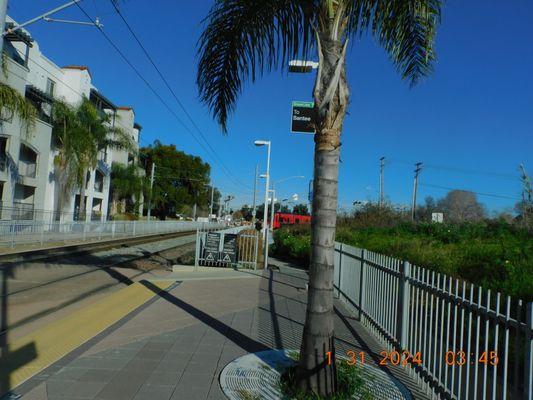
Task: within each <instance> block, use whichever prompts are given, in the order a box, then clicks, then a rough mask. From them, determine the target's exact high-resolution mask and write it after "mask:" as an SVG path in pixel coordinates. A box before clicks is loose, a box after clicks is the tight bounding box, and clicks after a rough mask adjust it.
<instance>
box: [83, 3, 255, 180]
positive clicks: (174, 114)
mask: <svg viewBox="0 0 533 400" xmlns="http://www.w3.org/2000/svg"><path fill="white" fill-rule="evenodd" d="M76 6H78V8H79V9H80V10H81V11H82V12H83V14H85V16H86V17H87V18H88V19H89V21H91V22H94V20H93V18H92V17H91V16H90V15H89V14H88V13H87V12H86V11H85V9H84V8H83V7H82V6H81V5H80V4H79V3H76ZM98 30H99V31H100V33H101V34H102V35H103V36H104V38H105V39H106V40H107V41H108V43H109V44H110V45H111V46H112V47H113V49H114V50H115V51H116V52H117V53H118V54H119V55H120V56H121V57H122V59H123V60H124V61H125V62H126V64H128V65H129V67H130V68H131V69H132V70H133V71H134V72H135V74H136V75H137V76H138V77H139V78H140V79H141V80H142V81H143V82H144V84H145V85H146V86H147V87H148V88H149V89H150V91H151V92H152V93H153V94H154V95H155V96H156V97H157V98H158V99H159V101H160V102H161V103H162V104H163V105H164V106H165V108H166V109H167V110H168V111H169V112H170V113H171V114H172V115H173V116H174V118H176V120H177V121H178V122H179V123H180V124H181V125H182V126H183V127H184V128H185V130H186V131H187V132H188V133H189V134H190V135H191V136H192V137H193V139H194V140H195V141H196V142H197V143H198V144H199V145H200V147H202V149H204V150H205V151H206V153H207V154H209V151H208V150H207V148H206V147H205V146H204V144H203V143H202V142H201V141H200V140H199V139H198V138H197V137H196V135H195V134H194V133H193V132H192V131H191V130H190V129H189V127H188V126H187V125H186V124H185V123H184V122H183V120H182V119H181V118H180V117H179V116H178V115H177V114H176V113H175V112H174V110H172V108H171V107H170V106H169V105H168V103H167V102H166V101H165V100H164V99H163V98H162V97H161V95H160V94H159V93H157V91H156V90H155V89H154V87H153V86H152V84H151V83H150V82H149V81H148V80H147V79H146V78H145V77H144V76H143V75H142V74H141V72H140V71H139V70H138V69H137V67H135V65H134V64H133V63H132V62H131V61H130V60H129V59H128V57H127V56H126V55H125V54H124V53H123V52H122V50H120V48H119V47H118V46H117V45H116V44H115V42H113V40H112V39H111V38H110V37H109V35H107V34H106V33H105V32H104V31H103V30H102V29H100V28H99V29H98ZM215 161H217V160H216V159H215ZM223 170H224V168H223ZM224 173H226V174H227V175H228V178H230V179H231V180H232V181H233V182H235V183H236V184H239V185H243V184H242V183H241V182H239V181H238V180H236V179H235V178H234V177H233V176H232V175H231V174H229V173H228V172H227V171H226V170H224ZM244 186H245V185H244Z"/></svg>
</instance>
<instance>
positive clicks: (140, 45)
mask: <svg viewBox="0 0 533 400" xmlns="http://www.w3.org/2000/svg"><path fill="white" fill-rule="evenodd" d="M110 2H111V4H112V5H113V7H114V9H115V11H116V12H117V14H118V15H119V17H120V19H121V20H122V22H124V24H125V25H126V27H127V28H128V30H129V32H130V33H131V35H132V36H133V38H134V39H135V41H136V42H137V44H138V45H139V47H140V48H141V49H142V51H143V53H144V55H145V56H146V58H148V61H150V64H152V66H153V67H154V69H155V70H156V71H157V74H158V75H159V77H160V78H161V80H162V81H163V83H164V84H165V86H166V87H167V89H168V90H169V91H170V93H171V94H172V97H174V100H176V102H177V103H178V105H179V106H180V108H181V110H182V111H183V112H184V113H185V115H186V116H187V119H188V120H189V121H190V123H191V124H192V126H194V128H195V129H196V131H197V132H198V134H199V135H200V137H201V138H202V139H203V140H204V142H205V143H206V145H207V146H208V147H209V149H210V150H211V151H212V153H213V155H214V157H215V158H216V159H217V160H218V161H219V162H220V165H221V166H222V167H223V168H224V169H226V171H227V172H228V173H229V174H230V175H233V174H232V173H231V171H230V170H229V169H228V168H227V167H226V165H225V164H224V162H223V161H222V160H221V159H220V158H219V157H218V154H217V152H216V151H215V149H213V147H212V146H211V144H210V143H209V141H208V140H207V138H206V137H205V134H204V133H203V132H202V130H201V129H200V128H199V127H198V125H197V124H196V122H195V121H194V119H193V118H192V116H191V114H190V113H189V112H188V111H187V109H186V108H185V106H184V105H183V103H182V102H181V100H180V99H179V98H178V96H177V94H176V92H175V91H174V89H172V87H171V86H170V84H169V83H168V80H167V79H166V78H165V76H164V75H163V73H162V72H161V70H160V69H159V67H158V66H157V64H156V62H155V61H154V59H153V58H152V56H151V55H150V53H149V52H148V50H147V49H146V47H145V46H144V45H143V43H142V42H141V40H140V39H139V37H138V36H137V34H136V33H135V31H134V30H133V28H132V27H131V25H130V24H129V23H128V21H127V20H126V18H125V17H124V15H123V14H122V12H121V11H120V9H119V7H118V6H117V4H116V3H115V2H114V1H113V0H110ZM233 176H234V175H233ZM234 177H235V176H234ZM235 179H236V181H237V182H239V183H240V184H241V185H243V186H246V185H245V184H243V183H242V182H240V180H239V179H238V178H237V177H235Z"/></svg>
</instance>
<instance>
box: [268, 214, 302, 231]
mask: <svg viewBox="0 0 533 400" xmlns="http://www.w3.org/2000/svg"><path fill="white" fill-rule="evenodd" d="M310 223H311V216H310V215H298V214H286V213H279V212H277V213H274V229H279V228H281V227H282V226H284V225H298V224H310Z"/></svg>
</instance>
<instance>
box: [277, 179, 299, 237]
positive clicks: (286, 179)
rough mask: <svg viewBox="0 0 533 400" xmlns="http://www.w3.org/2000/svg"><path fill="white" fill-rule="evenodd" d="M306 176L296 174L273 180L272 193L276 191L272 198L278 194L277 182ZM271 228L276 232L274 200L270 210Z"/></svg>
mask: <svg viewBox="0 0 533 400" xmlns="http://www.w3.org/2000/svg"><path fill="white" fill-rule="evenodd" d="M304 178H305V176H303V175H295V176H289V177H288V178H283V179H279V180H277V181H276V182H274V181H272V193H274V194H273V195H272V198H274V197H275V195H276V183H281V182H285V181H288V180H291V179H304ZM270 230H271V231H272V232H274V202H272V208H271V212H270Z"/></svg>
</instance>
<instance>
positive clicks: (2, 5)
mask: <svg viewBox="0 0 533 400" xmlns="http://www.w3.org/2000/svg"><path fill="white" fill-rule="evenodd" d="M6 15H7V0H0V28H1V29H0V54H2V51H3V50H4V30H5V26H6Z"/></svg>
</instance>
